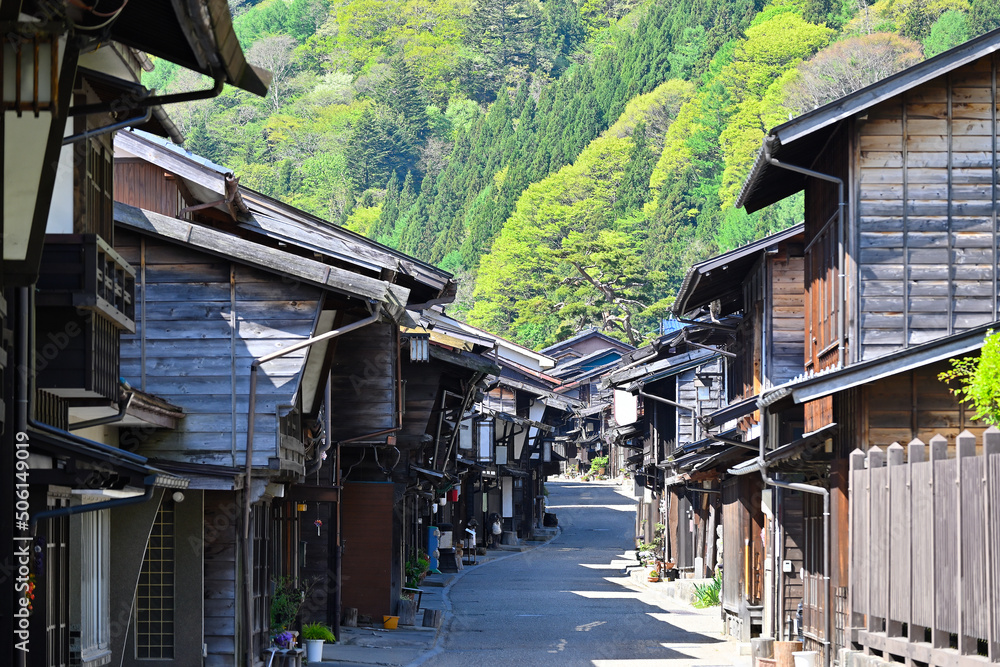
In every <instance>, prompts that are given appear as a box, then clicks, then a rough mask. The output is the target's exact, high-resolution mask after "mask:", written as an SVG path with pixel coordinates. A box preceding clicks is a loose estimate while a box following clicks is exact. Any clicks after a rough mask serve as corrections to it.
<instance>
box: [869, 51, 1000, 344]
mask: <svg viewBox="0 0 1000 667" xmlns="http://www.w3.org/2000/svg"><path fill="white" fill-rule="evenodd" d="M995 90H996V67H995V56H991V57H986V58H982V59H980V60H978V61H976V62H974V63H971V64H969V65H967V66H965V67H962V68H960V69H957V70H955V71H953V72H951V73H950V74H947V75H944V76H941V77H939V78H937V79H934V80H933V81H930V82H928V83H926V84H923V85H921V86H919V87H917V88H914V89H913V90H911V91H909V92H908V93H906V94H904V95H902V96H898V97H895V98H893V99H891V100H887V101H886V102H884V103H882V104H880V105H878V106H876V107H874V108H873V109H872V110H871V111H870V112H869V114H868V119H867V121H863V122H859V123H858V137H859V142H858V144H859V145H858V147H859V151H860V158H859V165H860V168H859V170H858V171H859V178H858V182H857V184H856V188H857V193H858V200H857V211H856V215H857V221H858V224H857V237H856V239H855V243H856V244H857V248H858V278H859V285H858V304H859V313H860V322H859V327H858V330H859V337H860V340H859V343H860V349H859V353H860V354H859V357H858V358H860V359H873V358H877V357H880V356H883V355H886V354H890V353H892V352H895V351H897V350H900V349H903V348H906V347H909V346H912V345H919V344H920V343H924V342H927V341H930V340H934V339H937V338H942V337H944V336H948V335H950V334H953V333H955V332H958V331H962V330H964V329H969V328H972V327H976V326H979V325H982V324H986V323H988V322H991V321H994V320H996V319H997V278H998V276H997V256H996V251H997V227H996V224H997V222H996V214H995V211H996V207H997V204H998V193H997V177H996V173H995V171H994V170H995V167H996V163H997V152H996V151H997V144H996V135H997V120H996V97H995V95H996V94H995Z"/></svg>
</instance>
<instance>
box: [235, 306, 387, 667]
mask: <svg viewBox="0 0 1000 667" xmlns="http://www.w3.org/2000/svg"><path fill="white" fill-rule="evenodd" d="M380 317H381V314H380V312H379V311H378V310H376V311H375V312H374V313H373V314H371V315H369V316H368V317H366V318H364V319H362V320H358V321H357V322H352V323H351V324H348V325H347V326H343V327H340V328H339V329H333V330H331V331H327V332H326V333H323V334H320V335H319V336H313V337H312V338H307V339H306V340H303V341H299V342H298V343H295V344H293V345H290V346H289V347H287V348H285V349H283V350H278V351H277V352H272V353H270V354H265V355H264V356H262V357H258V358H257V359H254V360H253V362H252V363H251V364H250V397H249V398H250V405H249V408H248V410H247V451H246V466H245V470H244V481H243V568H244V588H243V590H244V596H245V599H244V606H243V617H244V624H245V625H244V627H245V628H246V637H245V642H246V646H245V652H246V664H248V665H252V664H254V656H253V609H252V604H251V601H252V600H253V577H251V576H250V574H249V573H250V571H251V569H252V567H253V562H252V559H251V554H250V505H251V501H250V493H251V491H252V488H251V487H252V486H253V485H252V483H251V482H252V481H253V436H254V422H255V419H254V416H255V414H256V411H257V369H258V368H260V366H261V365H262V364H266V363H267V362H269V361H273V360H274V359H279V358H281V357H284V356H286V355H289V354H291V353H292V352H297V351H298V350H301V349H304V348H307V347H311V346H313V345H315V344H316V343H322V342H323V341H325V340H330V339H331V338H336V337H338V336H343V335H344V334H346V333H350V332H352V331H356V330H357V329H361V328H362V327H366V326H368V325H369V324H374V323H375V322H377V321H378V320H379V318H380ZM327 437H329V434H327ZM338 463H339V462H338Z"/></svg>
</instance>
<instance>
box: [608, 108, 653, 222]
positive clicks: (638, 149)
mask: <svg viewBox="0 0 1000 667" xmlns="http://www.w3.org/2000/svg"><path fill="white" fill-rule="evenodd" d="M655 164H656V158H655V157H654V156H653V151H652V150H650V148H649V141H648V140H647V138H646V123H645V121H641V120H640V121H639V122H638V123H636V124H635V127H634V128H633V129H632V151H631V153H630V154H629V159H628V164H627V165H626V166H625V173H624V174H623V175H622V180H621V182H620V183H619V184H618V198H617V200H616V201H615V209H614V210H615V213H617V214H618V215H619V216H623V215H625V214H626V213H628V212H629V211H633V210H636V209H640V208H642V205H643V204H645V203H646V202H647V201H648V200H649V177H650V176H651V175H652V173H653V167H654V166H655Z"/></svg>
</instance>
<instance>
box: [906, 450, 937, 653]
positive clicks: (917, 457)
mask: <svg viewBox="0 0 1000 667" xmlns="http://www.w3.org/2000/svg"><path fill="white" fill-rule="evenodd" d="M926 460H927V445H925V444H924V443H923V442H922V441H920V440H918V439H916V438H914V439H913V440H911V441H910V442H909V444H907V445H906V463H907V468H908V471H907V484H908V485H909V487H910V494H909V496H910V519H911V530H912V520H913V498H914V495H916V493H917V489H916V488H915V485H914V482H913V466H914V465H916V464H917V463H923V462H924V461H926ZM913 543H914V540H913V535H912V533H911V535H910V548H909V549H908V550H907V558H908V559H909V563H910V566H909V568H908V569H909V572H910V583H911V584H912V582H913ZM931 544H933V541H932V542H931ZM915 604H916V603H915V602H914V595H913V592H912V590H911V592H910V610H909V617H908V619H907V621H908V623H907V637H908V639H909V640H910V641H911V642H922V641H924V635H925V633H926V630H927V629H926V628H925V627H924V626H922V625H918V624H917V623H915V622H914V619H915V618H916V616H915V615H914V613H913V609H914V605H915ZM906 661H907V663H906V664H907V665H910V666H912V664H913V658H911V657H909V656H907V658H906Z"/></svg>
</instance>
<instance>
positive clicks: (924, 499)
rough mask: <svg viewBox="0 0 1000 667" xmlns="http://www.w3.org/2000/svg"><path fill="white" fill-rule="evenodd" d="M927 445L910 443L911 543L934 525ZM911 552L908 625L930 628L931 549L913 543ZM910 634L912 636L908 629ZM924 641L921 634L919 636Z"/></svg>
mask: <svg viewBox="0 0 1000 667" xmlns="http://www.w3.org/2000/svg"><path fill="white" fill-rule="evenodd" d="M926 450H927V446H926V445H925V444H924V443H923V442H921V441H920V440H913V441H912V442H910V444H909V452H908V457H907V458H908V460H909V466H908V467H909V469H910V489H911V490H912V492H913V495H912V498H911V500H910V514H911V517H912V519H913V525H914V526H917V527H918V530H917V531H916V532H915V534H914V542H916V541H917V540H918V539H920V538H919V537H918V535H920V536H922V537H923V538H930V537H931V536H932V535H933V533H931V535H928V534H927V533H928V531H927V528H926V527H929V526H933V521H934V499H933V487H932V486H931V481H932V477H931V475H932V467H931V466H932V464H931V462H930V461H927V460H926V458H927V452H926ZM910 554H911V557H912V559H913V561H912V565H911V573H910V576H911V579H912V581H913V584H914V585H913V590H912V593H911V600H910V604H911V611H910V625H911V626H917V627H920V628H929V627H931V626H932V625H934V614H933V611H934V587H933V586H929V585H928V584H929V583H930V582H932V581H934V552H933V549H929V548H927V545H926V544H924V545H918V544H912V545H911V547H910ZM910 636H911V637H913V636H914V634H913V632H912V631H911V634H910ZM920 640H921V641H922V640H923V637H920Z"/></svg>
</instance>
